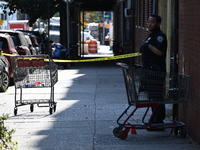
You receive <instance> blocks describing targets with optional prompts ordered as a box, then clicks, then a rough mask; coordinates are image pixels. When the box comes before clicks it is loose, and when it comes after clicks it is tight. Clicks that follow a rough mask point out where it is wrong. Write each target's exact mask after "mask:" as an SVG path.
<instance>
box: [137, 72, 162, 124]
mask: <svg viewBox="0 0 200 150" xmlns="http://www.w3.org/2000/svg"><path fill="white" fill-rule="evenodd" d="M141 85H142V87H141V89H142V90H144V91H147V92H148V94H149V100H150V101H153V102H157V101H159V102H162V101H163V100H164V92H165V90H164V85H165V72H157V71H151V70H147V71H146V70H145V74H144V76H143V79H142V80H141ZM154 111H155V112H154ZM152 112H154V115H153V119H152V121H151V123H162V122H163V120H164V119H165V105H164V104H159V106H158V107H153V108H152Z"/></svg>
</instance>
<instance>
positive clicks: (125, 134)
mask: <svg viewBox="0 0 200 150" xmlns="http://www.w3.org/2000/svg"><path fill="white" fill-rule="evenodd" d="M127 137H128V133H127V132H126V131H125V130H124V131H120V132H119V134H118V138H120V139H121V140H125V139H126V138H127Z"/></svg>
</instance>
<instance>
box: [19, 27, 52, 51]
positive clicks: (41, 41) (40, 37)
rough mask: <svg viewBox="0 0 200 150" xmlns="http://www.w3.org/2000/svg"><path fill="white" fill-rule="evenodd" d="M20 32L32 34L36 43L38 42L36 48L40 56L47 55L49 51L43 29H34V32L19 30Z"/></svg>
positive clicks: (47, 39)
mask: <svg viewBox="0 0 200 150" xmlns="http://www.w3.org/2000/svg"><path fill="white" fill-rule="evenodd" d="M19 31H21V32H23V33H24V34H32V35H35V36H36V39H37V42H38V46H39V49H40V51H41V52H40V53H41V54H48V53H49V50H48V43H49V38H48V36H47V34H46V32H45V30H43V29H40V30H39V29H35V30H34V31H27V30H19Z"/></svg>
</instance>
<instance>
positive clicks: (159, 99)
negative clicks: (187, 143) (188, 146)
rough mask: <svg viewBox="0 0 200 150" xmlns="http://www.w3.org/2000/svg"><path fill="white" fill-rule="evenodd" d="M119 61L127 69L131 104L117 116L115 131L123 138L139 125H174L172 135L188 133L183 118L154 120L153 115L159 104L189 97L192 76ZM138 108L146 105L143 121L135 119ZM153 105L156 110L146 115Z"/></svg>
mask: <svg viewBox="0 0 200 150" xmlns="http://www.w3.org/2000/svg"><path fill="white" fill-rule="evenodd" d="M117 65H119V66H120V67H121V68H122V71H123V76H124V81H125V87H126V92H127V99H128V104H129V105H128V107H127V108H126V109H125V110H124V112H123V113H122V114H121V115H120V116H119V118H118V119H117V124H118V125H119V126H118V127H116V128H114V130H113V134H114V135H115V136H116V137H118V138H120V139H126V138H127V136H128V133H129V131H130V130H131V133H132V134H136V133H137V132H136V129H147V130H149V131H153V130H163V129H165V128H171V132H170V134H169V135H171V134H172V133H173V132H174V134H175V135H178V133H179V134H181V136H182V137H185V135H186V134H185V132H184V129H183V127H184V126H185V124H184V123H183V122H180V121H178V120H177V119H172V121H169V122H166V123H153V121H152V119H153V116H154V113H155V109H156V107H157V106H158V105H160V104H172V105H177V104H179V103H183V102H185V101H187V99H188V96H189V85H190V76H189V75H185V74H173V75H171V76H169V75H168V74H167V73H165V72H158V71H150V70H144V69H143V68H142V67H140V66H134V67H129V66H128V65H127V64H125V63H117ZM131 108H133V109H131ZM138 108H145V109H146V111H145V113H144V115H143V117H142V119H140V120H141V123H138V121H137V120H135V119H134V114H135V113H136V110H137V109H138ZM149 108H154V111H152V113H150V115H149V118H148V119H146V117H147V114H148V111H149ZM169 135H168V136H169Z"/></svg>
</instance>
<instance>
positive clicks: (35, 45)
mask: <svg viewBox="0 0 200 150" xmlns="http://www.w3.org/2000/svg"><path fill="white" fill-rule="evenodd" d="M29 37H30V39H31V42H32V45H33V47H34V48H35V51H36V55H38V54H41V53H42V51H41V49H40V47H39V44H38V41H37V37H36V36H35V35H32V34H29Z"/></svg>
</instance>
